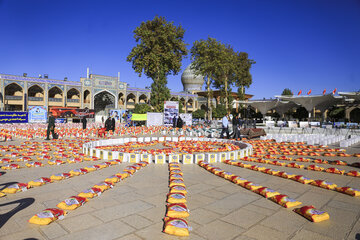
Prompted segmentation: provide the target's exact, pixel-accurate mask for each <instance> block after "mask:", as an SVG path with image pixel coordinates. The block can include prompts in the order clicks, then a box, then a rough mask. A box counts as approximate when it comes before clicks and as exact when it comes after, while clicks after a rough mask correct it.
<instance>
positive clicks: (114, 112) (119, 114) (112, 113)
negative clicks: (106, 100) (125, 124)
mask: <svg viewBox="0 0 360 240" xmlns="http://www.w3.org/2000/svg"><path fill="white" fill-rule="evenodd" d="M122 111H123V110H120V109H111V110H110V116H112V117H114V118H115V121H117V122H118V121H120V120H121V117H122Z"/></svg>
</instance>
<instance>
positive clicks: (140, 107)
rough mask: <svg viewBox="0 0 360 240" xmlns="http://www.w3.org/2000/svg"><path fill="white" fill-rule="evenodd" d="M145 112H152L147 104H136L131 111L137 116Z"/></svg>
mask: <svg viewBox="0 0 360 240" xmlns="http://www.w3.org/2000/svg"><path fill="white" fill-rule="evenodd" d="M147 112H152V109H151V107H150V106H149V105H148V104H136V105H135V108H134V110H133V113H139V114H144V113H147Z"/></svg>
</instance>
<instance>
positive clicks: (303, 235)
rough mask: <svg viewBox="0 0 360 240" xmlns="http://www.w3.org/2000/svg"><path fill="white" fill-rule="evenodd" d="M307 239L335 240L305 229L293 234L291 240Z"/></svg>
mask: <svg viewBox="0 0 360 240" xmlns="http://www.w3.org/2000/svg"><path fill="white" fill-rule="evenodd" d="M309 239H321V240H335V239H334V238H330V237H327V236H324V235H321V234H319V233H316V232H311V231H308V230H305V229H302V230H300V231H299V232H297V233H296V234H295V236H294V237H293V238H291V240H309Z"/></svg>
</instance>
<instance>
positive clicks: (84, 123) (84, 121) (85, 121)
mask: <svg viewBox="0 0 360 240" xmlns="http://www.w3.org/2000/svg"><path fill="white" fill-rule="evenodd" d="M86 123H87V120H86V117H85V116H84V117H83V119H82V124H83V129H86Z"/></svg>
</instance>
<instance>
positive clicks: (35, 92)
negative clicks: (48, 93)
mask: <svg viewBox="0 0 360 240" xmlns="http://www.w3.org/2000/svg"><path fill="white" fill-rule="evenodd" d="M28 96H29V100H30V101H31V100H32V99H31V98H44V89H43V88H41V87H40V86H39V85H33V86H31V87H29V89H28Z"/></svg>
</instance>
